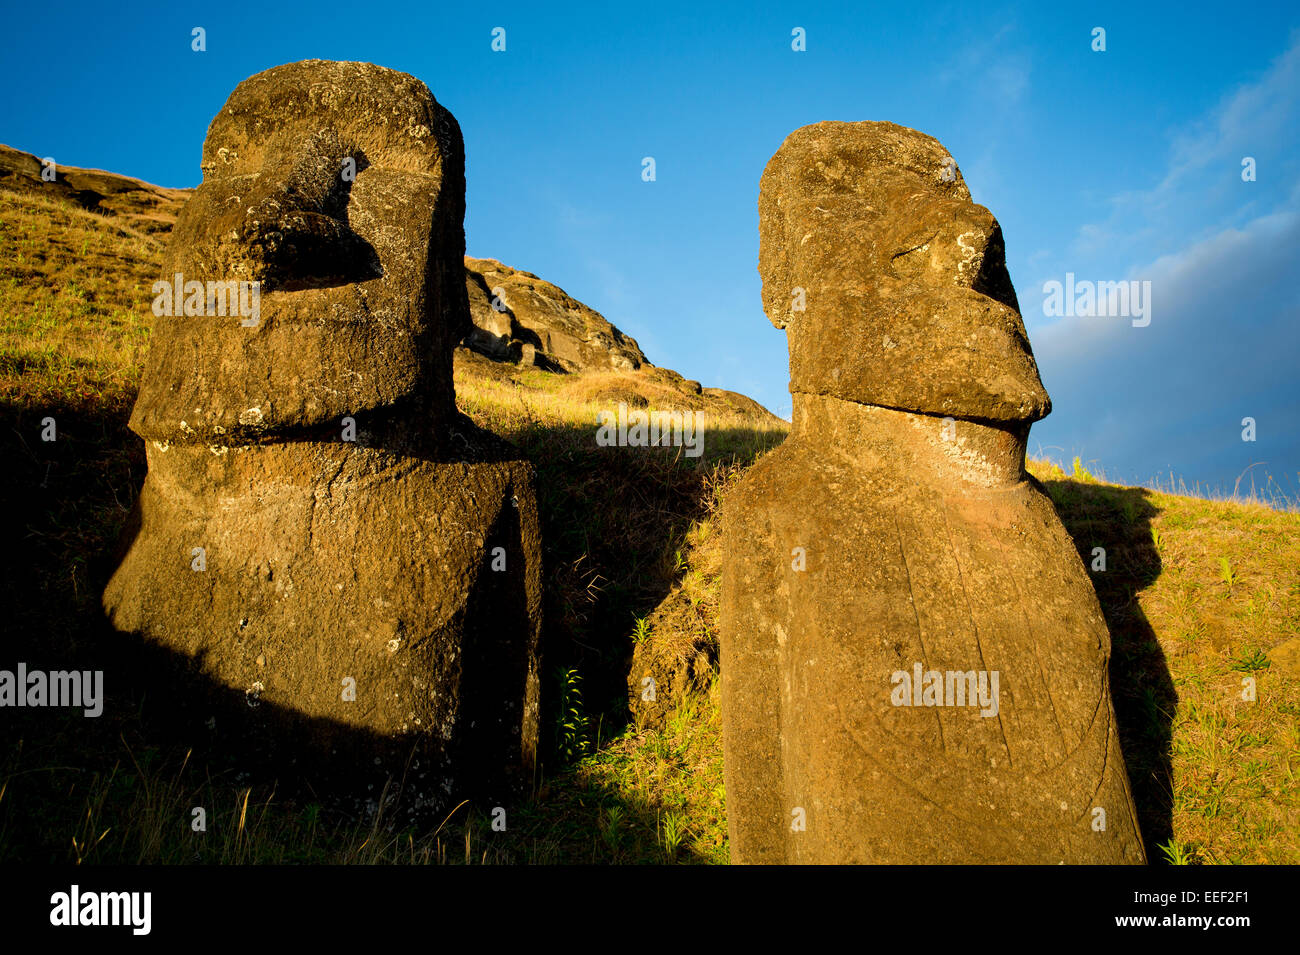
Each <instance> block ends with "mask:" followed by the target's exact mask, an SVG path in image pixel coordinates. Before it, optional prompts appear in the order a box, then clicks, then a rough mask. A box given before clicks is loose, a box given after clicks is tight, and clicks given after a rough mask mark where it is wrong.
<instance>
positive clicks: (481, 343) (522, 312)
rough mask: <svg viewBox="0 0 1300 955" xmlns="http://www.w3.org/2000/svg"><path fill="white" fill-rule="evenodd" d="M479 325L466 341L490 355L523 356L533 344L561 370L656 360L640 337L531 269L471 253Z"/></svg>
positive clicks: (541, 359)
mask: <svg viewBox="0 0 1300 955" xmlns="http://www.w3.org/2000/svg"><path fill="white" fill-rule="evenodd" d="M465 270H466V275H465V282H466V288H467V290H468V295H469V307H470V316H471V317H472V319H473V321H474V328H473V329H472V330H471V331H470V333H469V335H468V336H467V337H466V340H465V343H466V344H467V345H469V347H471V348H473V349H475V350H476V351H479V352H481V353H483V354H485V355H487V356H488V357H490V358H496V359H507V358H508V359H511V360H515V361H517V360H519V356H520V354H521V352H522V346H523V345H525V344H530V345H533V346H534V348H535V350H536V354H537V363H538V364H539V366H542V367H549V368H551V369H552V370H557V371H599V370H608V369H610V368H617V369H626V370H632V369H635V368H640V367H641V366H642V365H648V364H650V362H649V360H648V359H647V358H646V357H645V355H644V354H642V352H641V349H640V347H639V346H638V345H637V343H636V340H635V339H633V338H630V337H628V336H627V335H624V334H623V333H622V332H620V331H619V330H618V329H617V328H615V327H614V326H613V325H611V324H610V323H609V322H608V321H607V320H606V319H605V317H604V316H603V315H601V314H600V313H599V312H597V311H594V310H593V309H590V308H588V307H587V306H586V305H583V304H582V303H581V302H579V301H578V300H577V299H575V298H572V297H570V296H569V295H568V294H566V293H565V291H564V290H563V289H561V288H559V287H557V286H555V285H552V284H551V283H550V282H547V281H545V280H544V279H540V278H538V277H537V276H536V275H533V274H532V273H531V272H523V271H520V270H518V269H512V268H510V266H508V265H502V264H501V263H500V262H498V261H497V260H496V259H473V258H469V257H466V259H465Z"/></svg>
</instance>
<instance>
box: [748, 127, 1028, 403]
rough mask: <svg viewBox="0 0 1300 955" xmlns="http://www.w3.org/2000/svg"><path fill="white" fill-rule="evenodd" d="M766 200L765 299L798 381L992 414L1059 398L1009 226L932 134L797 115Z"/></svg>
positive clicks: (805, 389)
mask: <svg viewBox="0 0 1300 955" xmlns="http://www.w3.org/2000/svg"><path fill="white" fill-rule="evenodd" d="M758 207H759V236H760V239H759V265H758V268H759V272H760V274H761V275H762V279H763V307H764V310H765V311H766V312H767V315H768V318H769V319H770V320H771V321H772V324H773V325H775V326H776V327H777V328H784V329H786V334H787V337H788V340H789V346H790V378H791V381H790V391H791V393H792V394H798V393H804V394H814V395H829V396H833V397H837V398H843V399H845V400H848V401H854V402H858V403H862V404H870V405H879V406H883V407H887V408H894V409H897V410H900V411H910V412H916V413H921V414H931V415H951V416H953V417H957V418H974V419H980V420H986V421H992V422H1030V421H1037V420H1038V419H1040V418H1042V417H1044V416H1046V415H1047V413H1048V412H1049V411H1050V410H1051V401H1050V399H1049V398H1048V396H1047V392H1046V391H1045V390H1044V389H1043V385H1042V382H1041V381H1040V380H1039V377H1038V367H1037V365H1036V364H1035V363H1034V357H1033V354H1032V352H1031V351H1030V348H1029V340H1028V338H1027V336H1026V334H1025V326H1024V323H1023V321H1021V318H1020V312H1019V305H1018V303H1017V302H1016V293H1015V289H1014V288H1013V287H1012V285H1011V278H1010V276H1009V275H1008V274H1007V268H1006V259H1005V250H1004V247H1003V242H1002V230H1001V228H1000V227H999V226H998V223H997V220H996V219H994V218H993V215H992V213H990V212H989V211H988V210H987V209H985V208H984V207H983V206H980V205H976V204H975V203H973V202H972V201H971V197H970V190H968V189H967V188H966V183H965V182H964V181H963V179H962V177H961V173H960V171H959V170H958V169H957V166H956V163H955V162H954V161H953V159H952V157H951V156H949V155H948V152H947V151H946V150H945V149H944V148H943V146H942V145H940V144H939V142H938V141H937V140H935V139H933V138H932V137H930V136H926V135H924V134H923V133H918V132H916V131H914V130H911V129H907V128H905V127H903V126H897V125H895V124H893V123H841V122H824V123H816V124H814V125H811V126H804V127H802V128H801V129H797V130H795V131H794V132H793V133H791V134H790V135H789V136H788V137H787V138H786V140H785V142H784V143H783V144H782V145H781V148H780V149H779V150H777V152H776V154H775V155H774V156H773V157H772V159H771V160H770V161H769V162H768V164H767V168H766V169H765V170H764V172H763V178H762V182H761V186H760V193H759V201H758Z"/></svg>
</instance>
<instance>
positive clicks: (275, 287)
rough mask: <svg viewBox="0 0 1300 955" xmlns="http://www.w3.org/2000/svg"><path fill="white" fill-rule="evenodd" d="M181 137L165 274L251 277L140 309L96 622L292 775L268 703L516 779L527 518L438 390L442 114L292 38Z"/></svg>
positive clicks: (446, 318) (356, 775)
mask: <svg viewBox="0 0 1300 955" xmlns="http://www.w3.org/2000/svg"><path fill="white" fill-rule="evenodd" d="M203 155H204V163H203V165H204V182H203V185H202V186H200V187H199V189H198V191H197V192H196V193H195V195H194V197H193V198H192V199H191V200H190V202H189V203H188V204H187V205H186V207H185V209H184V211H183V212H182V215H181V219H180V223H179V224H178V226H177V228H176V230H175V231H174V233H173V237H172V245H171V248H170V252H169V264H168V270H167V274H165V275H164V279H170V278H171V273H180V274H182V275H183V276H184V277H185V280H186V281H189V280H191V279H193V280H194V281H203V282H206V281H221V280H237V281H256V282H259V283H262V284H263V288H264V294H263V295H262V298H261V316H260V321H259V323H258V324H257V325H256V326H254V327H249V326H246V325H243V324H242V323H241V320H240V317H239V316H237V315H236V316H230V315H228V316H210V315H178V316H170V317H167V318H165V319H161V320H160V321H159V323H158V326H157V328H156V330H155V337H154V344H153V350H152V352H151V356H150V361H149V364H148V366H147V367H146V370H145V375H144V379H143V381H142V384H141V389H140V397H139V400H138V401H137V403H136V407H135V411H134V413H133V415H132V418H131V427H132V429H133V430H135V431H136V432H137V433H138V434H139V435H141V437H143V438H144V439H145V443H146V453H147V457H148V464H149V473H148V477H147V479H146V481H145V485H144V488H143V490H142V491H141V494H140V498H139V501H138V502H137V505H136V509H135V512H134V514H133V515H132V519H131V521H130V525H129V526H130V530H129V531H128V534H127V539H126V541H125V543H126V545H127V546H126V548H125V555H124V557H123V558H122V561H121V564H120V565H119V567H118V568H117V571H116V572H115V573H114V575H113V577H112V579H111V580H110V581H109V584H108V587H107V588H106V590H105V593H104V607H105V609H106V611H107V613H108V615H109V618H110V620H111V621H112V623H113V625H114V626H115V627H116V628H117V629H119V630H121V631H125V632H131V633H136V634H139V635H141V636H142V637H144V639H145V640H146V641H147V642H148V643H150V644H154V645H157V646H160V647H162V648H164V649H166V650H168V651H170V652H171V654H172V655H174V656H175V657H177V658H178V659H180V660H183V661H188V663H189V664H192V668H193V669H194V670H196V671H199V672H201V673H202V675H203V677H204V678H205V679H206V680H207V681H209V683H210V684H212V685H215V686H217V687H223V688H226V689H228V690H229V691H231V692H233V693H234V694H236V695H238V694H239V693H240V692H243V693H245V694H247V695H248V699H249V700H250V707H249V709H248V711H247V713H244V712H243V711H242V710H241V711H240V712H241V713H242V714H243V717H244V718H246V720H247V721H251V724H252V726H251V729H250V730H249V733H250V735H254V734H258V733H261V734H263V735H265V734H264V732H263V731H264V730H272V732H271V733H270V740H271V743H270V745H271V746H272V747H273V748H275V747H278V746H285V751H277V752H276V753H275V754H274V755H276V756H277V757H280V756H283V757H285V758H286V759H292V760H298V761H299V769H298V772H299V774H301V775H305V776H309V777H311V778H312V779H317V778H318V776H319V774H320V773H321V772H323V768H324V767H325V765H326V762H327V760H324V759H321V753H320V752H314V753H311V754H309V753H305V752H297V751H294V750H293V748H292V747H288V746H287V744H284V743H283V742H282V739H283V738H284V737H282V735H281V733H280V730H281V729H284V730H285V732H288V727H289V725H290V724H291V723H292V724H293V725H294V726H298V725H300V724H301V725H306V726H309V727H310V729H309V731H308V732H309V737H310V741H311V743H312V745H313V746H318V748H319V749H321V750H326V751H328V750H333V749H337V750H338V751H339V752H340V753H342V752H343V751H344V748H345V746H346V747H350V748H348V750H347V752H348V755H347V756H346V757H342V756H338V757H336V759H342V760H343V762H344V763H345V764H347V766H348V767H349V769H348V773H349V775H350V776H351V777H352V780H351V783H352V785H355V784H356V783H358V782H360V781H362V780H363V779H364V780H365V781H367V782H371V781H373V782H372V784H373V785H375V786H376V789H375V792H377V791H378V789H379V788H380V787H382V784H383V782H384V779H385V777H386V776H391V777H392V778H399V777H403V776H405V777H406V778H407V793H408V796H413V797H414V799H415V802H416V804H417V805H424V806H431V807H434V806H439V805H443V804H445V802H446V800H448V799H450V798H451V797H452V796H453V795H454V794H468V793H474V792H483V791H485V789H486V788H488V787H500V786H503V785H504V783H503V782H502V781H503V780H509V779H510V778H515V779H520V778H525V777H526V776H527V774H528V771H529V769H530V767H531V766H532V764H533V760H534V757H535V751H536V744H537V732H538V725H537V722H538V665H539V664H538V639H539V634H540V615H541V546H540V538H539V534H540V531H539V527H538V519H537V506H536V494H535V491H534V478H533V472H532V468H531V466H530V465H529V464H528V463H527V461H525V460H524V459H523V458H522V457H521V456H520V455H519V453H518V451H517V450H516V449H514V448H513V447H511V446H510V445H508V444H506V443H505V442H503V441H500V440H499V439H497V438H495V437H493V436H492V435H490V434H487V433H486V432H482V431H480V430H479V429H478V428H477V427H475V426H474V424H473V423H472V422H470V421H469V420H468V419H467V418H465V417H463V416H461V415H459V414H458V413H457V412H456V411H455V402H454V393H453V386H452V350H453V348H454V347H455V344H456V342H457V341H458V340H459V339H460V338H461V337H462V335H463V334H464V332H465V330H466V329H467V328H468V327H469V324H470V323H469V311H468V302H467V299H466V293H465V279H464V265H463V256H464V251H465V238H464V230H463V216H464V188H465V186H464V166H463V156H462V147H461V136H460V131H459V128H458V126H457V125H456V122H455V120H454V119H453V118H452V116H451V115H450V114H449V113H448V112H447V111H446V110H444V109H443V108H442V107H440V106H438V104H437V103H436V102H435V101H434V99H433V96H432V95H431V94H430V93H429V91H428V90H427V89H426V88H425V87H424V85H423V84H422V83H420V82H419V81H418V80H415V79H414V78H412V77H410V76H407V75H405V74H402V73H397V72H394V71H392V70H386V69H383V68H381V67H377V66H373V65H370V64H364V63H331V62H324V61H319V60H315V61H308V62H304V63H294V64H290V65H288V66H281V67H276V68H275V69H272V70H268V71H267V72H265V73H260V74H258V75H256V76H254V77H252V78H250V79H248V80H246V81H245V82H243V83H241V84H240V85H239V86H238V87H237V88H236V90H235V92H234V93H233V94H232V95H231V97H230V99H229V101H228V102H227V103H226V105H225V107H224V108H223V109H222V110H221V112H220V113H219V114H218V116H217V118H216V119H215V120H214V121H213V123H212V126H211V128H210V130H209V134H208V139H207V142H206V144H205V147H204V154H203ZM349 160H351V161H352V162H349ZM353 167H355V177H353V176H351V175H350V172H351V170H352V168H353ZM196 548H197V549H201V551H202V555H203V560H202V562H201V566H198V565H196V563H195V562H194V561H193V560H192V555H193V554H194V552H195V549H196ZM254 702H255V703H256V706H255V707H254V706H253V703H254ZM273 713H274V714H278V715H277V716H276V717H275V719H279V720H281V723H279V724H276V726H275V727H274V728H273V727H272V724H271V722H270V721H271V720H272V717H271V716H270V715H268V714H273ZM295 721H296V722H295ZM413 750H414V751H415V752H417V753H418V754H419V762H420V765H421V771H420V772H419V773H417V774H414V775H409V776H408V775H407V771H408V766H407V762H406V761H407V759H408V758H409V757H410V756H411V753H412V751H413ZM361 767H364V769H363V768H361ZM492 791H493V792H501V791H502V790H501V789H500V788H496V789H493V790H492Z"/></svg>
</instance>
